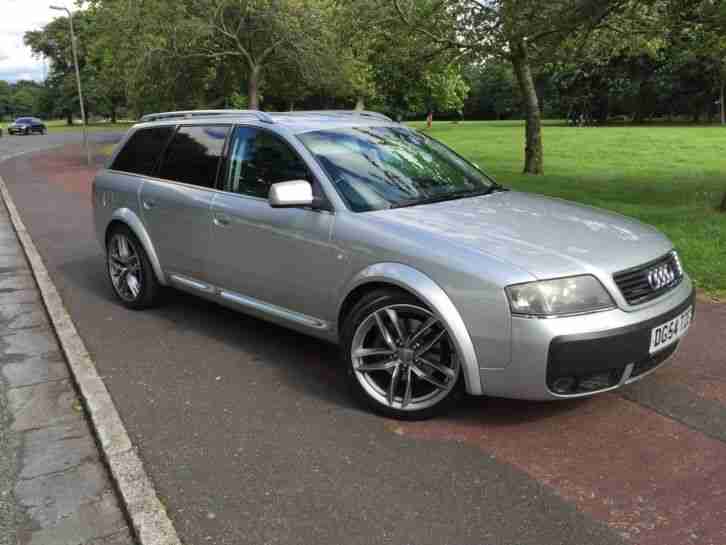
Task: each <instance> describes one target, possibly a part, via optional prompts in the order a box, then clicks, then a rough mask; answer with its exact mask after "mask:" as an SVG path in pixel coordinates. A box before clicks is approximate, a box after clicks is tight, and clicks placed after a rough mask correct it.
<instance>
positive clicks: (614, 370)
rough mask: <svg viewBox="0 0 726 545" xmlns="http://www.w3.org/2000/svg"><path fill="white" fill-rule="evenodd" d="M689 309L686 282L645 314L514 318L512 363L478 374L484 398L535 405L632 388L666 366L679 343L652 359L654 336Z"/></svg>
mask: <svg viewBox="0 0 726 545" xmlns="http://www.w3.org/2000/svg"><path fill="white" fill-rule="evenodd" d="M689 307H693V308H694V310H695V290H694V289H693V285H692V283H691V281H690V279H689V278H688V277H686V278H684V281H683V282H681V284H680V285H679V286H678V287H676V288H675V289H674V290H673V291H671V292H670V293H668V294H666V295H665V296H663V297H662V298H661V299H659V300H658V301H655V302H654V303H653V304H649V305H644V307H643V308H642V309H639V310H637V311H634V312H626V311H623V310H620V309H614V310H611V311H606V312H600V313H594V314H589V315H585V316H576V317H570V318H557V319H549V320H546V319H545V320H538V319H529V318H516V317H515V318H512V361H511V363H510V364H509V365H508V366H506V367H505V368H503V369H480V372H481V379H482V388H483V391H484V393H485V394H486V395H491V396H501V397H511V398H520V399H532V400H551V399H563V398H573V397H583V396H589V395H593V394H596V393H600V392H603V391H607V390H612V389H615V388H618V387H620V386H623V385H625V384H629V383H631V382H634V381H636V380H638V379H640V378H642V377H644V376H645V375H647V374H649V373H650V372H651V371H653V370H655V369H656V368H658V367H659V366H660V365H662V364H663V363H664V362H665V361H666V360H667V359H668V358H669V357H670V356H672V355H673V354H674V353H675V351H676V349H677V347H678V344H679V343H680V341H679V342H678V343H675V344H673V345H671V346H669V347H668V348H666V349H664V350H662V351H660V352H656V353H655V354H653V355H652V356H651V354H650V353H649V348H650V334H651V330H652V329H653V328H654V327H656V326H658V325H661V324H663V323H665V322H667V321H669V320H671V319H672V318H675V317H676V316H678V315H679V314H681V313H682V312H684V311H685V310H687V309H688V308H689Z"/></svg>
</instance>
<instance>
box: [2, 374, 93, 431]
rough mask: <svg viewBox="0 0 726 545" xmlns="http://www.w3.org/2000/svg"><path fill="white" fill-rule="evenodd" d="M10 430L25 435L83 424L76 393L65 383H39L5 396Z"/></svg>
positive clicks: (59, 381)
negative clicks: (8, 403) (58, 426)
mask: <svg viewBox="0 0 726 545" xmlns="http://www.w3.org/2000/svg"><path fill="white" fill-rule="evenodd" d="M7 396H8V401H9V402H10V411H11V412H12V415H13V419H14V422H13V430H15V431H24V430H33V429H37V428H42V427H46V426H57V425H59V424H65V423H68V422H72V421H77V420H82V419H83V412H82V408H81V405H80V403H79V402H78V398H77V396H76V392H75V390H74V389H73V386H72V384H71V382H70V381H68V380H58V381H54V382H42V383H40V384H34V385H32V386H24V387H22V388H12V389H10V390H8V392H7Z"/></svg>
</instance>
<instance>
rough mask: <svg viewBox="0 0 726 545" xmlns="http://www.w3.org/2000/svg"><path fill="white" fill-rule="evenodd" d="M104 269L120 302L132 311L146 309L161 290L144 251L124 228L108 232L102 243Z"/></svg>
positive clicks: (120, 227)
mask: <svg viewBox="0 0 726 545" xmlns="http://www.w3.org/2000/svg"><path fill="white" fill-rule="evenodd" d="M106 270H107V271H108V278H109V280H110V282H111V287H112V288H113V291H114V293H115V294H116V296H117V297H118V298H119V300H120V301H121V303H122V304H123V305H124V306H126V307H128V308H130V309H133V310H141V309H144V308H149V307H151V306H153V305H154V303H155V302H156V300H157V298H158V295H159V292H160V290H161V287H160V286H159V282H158V281H157V279H156V275H155V274H154V270H153V268H152V266H151V262H150V261H149V258H148V256H147V255H146V251H144V247H143V246H142V245H141V243H140V242H139V240H138V239H137V238H136V235H134V234H133V232H131V230H130V229H129V228H128V227H125V226H118V227H115V228H114V229H113V231H111V233H110V234H109V236H108V240H107V244H106Z"/></svg>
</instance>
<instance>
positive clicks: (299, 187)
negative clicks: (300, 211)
mask: <svg viewBox="0 0 726 545" xmlns="http://www.w3.org/2000/svg"><path fill="white" fill-rule="evenodd" d="M267 199H268V200H269V201H270V206H272V207H273V208H294V207H301V206H312V205H313V201H314V199H313V187H312V186H311V185H310V182H306V181H305V180H292V181H290V182H279V183H276V184H272V185H271V186H270V193H269V194H268V196H267Z"/></svg>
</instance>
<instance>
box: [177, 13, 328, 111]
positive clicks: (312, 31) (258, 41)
mask: <svg viewBox="0 0 726 545" xmlns="http://www.w3.org/2000/svg"><path fill="white" fill-rule="evenodd" d="M182 6H183V18H182V20H181V21H178V22H177V23H176V24H177V25H178V26H179V27H180V29H181V32H182V34H183V35H184V36H185V42H186V43H184V44H181V43H177V44H176V45H177V46H181V47H179V48H178V49H177V50H176V51H175V53H178V54H181V55H182V56H185V57H192V56H200V57H204V58H208V59H217V60H225V59H230V60H237V61H240V62H242V63H243V64H244V65H245V66H246V68H247V96H248V99H249V107H250V108H252V109H258V108H259V92H260V86H261V84H262V80H263V78H264V76H265V73H266V71H267V69H268V68H269V66H270V65H271V64H273V63H275V62H276V61H278V62H280V61H282V62H286V63H288V64H292V65H294V66H295V67H296V68H297V69H299V70H300V71H305V70H310V69H314V67H315V65H316V64H317V59H316V56H315V55H316V53H317V51H318V50H319V49H318V47H317V43H316V38H317V36H318V35H319V32H320V31H321V28H320V24H321V22H322V21H323V16H322V14H321V2H314V1H306V0H193V1H192V0H187V1H186V2H184V3H182ZM172 30H173V29H172Z"/></svg>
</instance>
